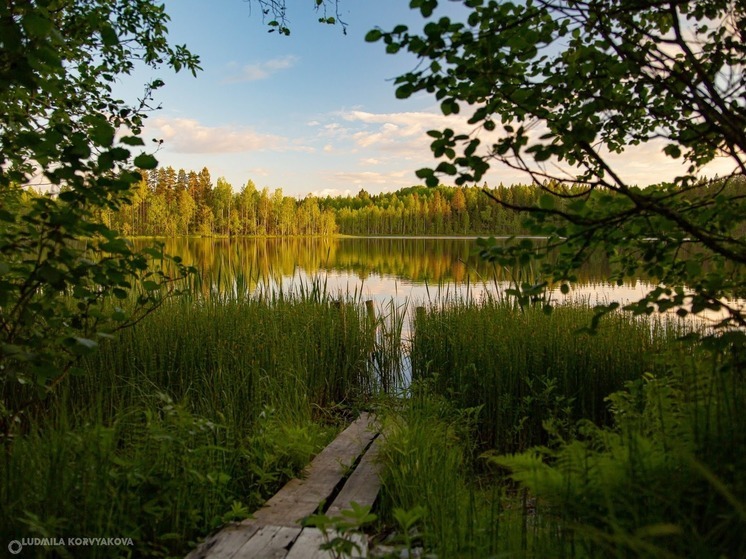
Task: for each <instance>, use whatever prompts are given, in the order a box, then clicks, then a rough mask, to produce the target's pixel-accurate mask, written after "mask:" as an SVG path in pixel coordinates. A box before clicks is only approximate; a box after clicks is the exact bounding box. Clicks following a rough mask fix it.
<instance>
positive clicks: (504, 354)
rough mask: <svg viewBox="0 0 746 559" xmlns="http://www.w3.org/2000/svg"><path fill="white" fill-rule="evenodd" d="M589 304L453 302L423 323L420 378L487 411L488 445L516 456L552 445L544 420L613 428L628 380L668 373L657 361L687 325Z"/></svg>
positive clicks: (421, 315)
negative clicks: (600, 310)
mask: <svg viewBox="0 0 746 559" xmlns="http://www.w3.org/2000/svg"><path fill="white" fill-rule="evenodd" d="M593 314H594V311H593V309H592V308H591V307H589V306H586V305H582V304H570V305H559V306H556V307H555V308H554V310H553V312H552V313H551V314H550V315H547V314H546V313H545V312H543V310H542V309H541V308H540V307H538V306H527V307H524V308H520V307H517V306H515V305H514V304H512V303H511V302H510V301H504V300H499V299H494V298H488V299H486V300H484V301H482V302H473V301H469V300H451V301H449V304H448V305H431V306H430V307H426V308H421V309H420V310H419V312H417V313H416V315H415V317H414V324H413V331H414V336H413V340H412V343H411V361H412V377H413V379H415V380H420V379H430V380H431V381H432V385H433V389H434V390H435V391H436V393H438V394H441V395H444V396H447V397H448V399H449V400H450V401H452V402H453V403H454V404H455V405H456V406H458V407H464V408H465V407H477V406H480V407H481V411H480V414H479V417H480V421H479V437H480V439H481V441H482V442H483V444H484V445H485V447H487V448H493V449H497V450H498V451H500V452H514V451H516V450H522V449H526V448H529V447H530V446H533V445H536V444H544V443H546V442H547V435H546V433H547V432H546V429H545V428H544V425H543V424H544V422H546V421H548V420H551V421H552V422H553V424H554V428H555V429H558V430H559V431H560V432H565V434H571V433H570V431H571V430H572V428H573V425H574V423H575V422H576V421H577V420H578V419H581V418H584V419H589V420H592V421H594V422H598V423H599V424H606V423H608V421H609V420H610V415H609V411H608V406H607V403H606V402H605V401H604V400H605V398H606V397H607V396H608V395H609V394H611V393H612V392H614V391H615V390H618V389H620V388H622V387H623V385H624V383H625V382H626V381H629V380H632V379H636V378H639V377H640V376H641V375H642V374H643V373H645V372H656V371H658V370H661V369H662V365H661V364H660V363H659V362H658V361H657V359H656V355H657V354H658V353H659V351H660V350H661V349H662V348H663V347H666V346H667V345H669V344H671V343H674V340H675V339H676V338H677V337H678V336H680V335H681V334H682V332H683V329H682V326H681V325H680V324H678V323H673V322H668V323H667V322H665V321H662V320H655V319H635V318H632V317H630V316H628V315H623V314H621V313H620V314H616V315H610V316H608V317H606V318H605V319H604V320H603V321H602V323H601V325H600V327H599V329H598V331H597V332H596V333H595V334H593V335H592V334H588V333H581V332H580V331H581V330H582V329H583V328H584V327H587V326H588V325H589V324H590V323H591V319H592V317H593Z"/></svg>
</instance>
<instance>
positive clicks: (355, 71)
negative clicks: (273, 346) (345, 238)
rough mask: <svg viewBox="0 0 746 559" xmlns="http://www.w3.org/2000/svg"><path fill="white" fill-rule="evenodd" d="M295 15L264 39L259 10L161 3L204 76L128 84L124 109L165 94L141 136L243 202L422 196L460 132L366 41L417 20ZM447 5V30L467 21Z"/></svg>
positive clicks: (666, 173)
mask: <svg viewBox="0 0 746 559" xmlns="http://www.w3.org/2000/svg"><path fill="white" fill-rule="evenodd" d="M287 3H288V19H289V23H290V25H289V27H290V29H291V34H290V36H289V37H285V36H280V35H278V34H277V33H267V29H268V27H267V25H266V23H267V21H266V20H264V21H263V17H262V14H261V11H260V9H259V7H258V4H256V2H255V1H254V2H251V3H250V2H248V1H246V0H166V1H165V6H166V12H167V13H168V14H169V16H170V17H171V22H170V24H169V26H168V27H169V37H170V40H171V42H172V44H186V45H187V47H188V48H189V49H190V50H191V51H192V52H194V53H195V54H197V55H199V56H200V58H201V66H202V68H203V71H201V72H199V73H198V75H197V77H196V78H195V77H193V76H192V75H191V74H189V73H188V72H181V73H179V74H173V73H169V72H168V71H167V70H165V69H161V70H159V71H154V70H148V71H146V72H139V73H135V74H134V75H133V76H132V77H131V78H129V79H128V81H127V82H126V83H123V84H122V88H123V92H124V95H125V98H126V100H128V101H133V100H134V99H135V98H136V96H137V95H139V94H141V93H142V84H143V83H144V82H145V81H146V80H148V79H153V78H161V79H163V81H164V82H165V83H166V85H165V86H164V87H163V88H161V89H159V90H157V92H156V94H155V95H156V97H155V100H156V104H158V105H160V107H161V108H160V109H159V110H157V111H154V112H152V113H151V114H150V115H149V118H148V120H147V126H146V128H145V132H144V135H145V139H146V140H149V139H150V138H155V139H158V140H163V144H162V147H161V148H160V150H159V151H158V152H157V153H156V157H157V158H158V160H159V162H160V164H161V165H162V166H169V165H170V166H172V167H174V168H175V169H177V170H178V169H180V168H183V169H185V170H187V171H190V170H194V171H199V170H201V169H202V168H203V167H207V168H208V169H209V170H210V173H211V177H212V179H213V183H214V182H215V181H216V180H217V178H218V177H223V178H225V179H226V180H227V181H228V182H229V183H230V184H231V185H232V186H233V189H234V191H236V192H238V191H240V189H241V188H242V187H243V185H244V184H245V183H246V182H247V181H248V180H253V181H254V183H255V184H256V186H257V187H258V188H263V187H268V188H270V190H274V189H276V188H281V189H282V190H283V193H284V194H285V195H290V196H296V197H298V198H302V197H304V196H306V195H308V194H314V195H317V196H324V195H327V194H330V195H345V194H352V195H354V194H356V193H357V192H358V191H360V190H361V189H365V190H367V191H368V192H370V193H372V194H375V193H380V192H390V191H394V190H397V189H399V188H404V187H407V186H412V185H415V184H421V181H420V180H419V179H418V178H417V177H416V176H415V171H416V170H417V169H419V168H421V167H425V166H435V163H436V162H435V160H434V159H433V157H432V155H431V153H430V150H429V144H430V140H431V139H430V138H429V137H428V136H427V134H426V133H427V131H428V130H431V129H434V128H442V127H444V126H450V127H452V128H454V129H458V128H459V124H458V123H454V122H453V121H452V120H451V119H452V118H453V117H448V118H447V117H444V116H442V114H441V113H440V110H439V106H438V103H437V102H436V101H435V99H434V97H432V96H430V95H428V94H426V93H421V94H416V95H415V96H413V97H412V98H410V99H407V100H400V99H396V97H395V94H394V92H395V85H394V83H393V80H394V78H395V77H396V76H398V75H400V74H403V73H405V72H407V71H409V70H413V69H414V68H415V67H416V64H417V61H416V60H415V59H414V58H413V57H411V56H410V55H408V54H406V53H399V54H396V55H389V54H386V52H385V48H384V45H383V44H382V43H366V42H365V41H364V36H365V34H366V33H367V32H368V31H369V30H370V29H373V28H375V27H381V28H382V29H384V30H390V29H392V28H393V27H394V26H395V25H397V24H400V23H404V24H407V25H410V26H411V27H412V28H413V29H417V30H420V29H421V28H422V25H423V20H422V18H421V16H420V15H419V12H416V11H412V10H410V9H409V8H408V4H409V2H408V1H407V0H341V1H340V8H339V9H340V15H341V18H342V19H343V20H344V21H345V22H346V23H347V34H346V35H345V34H343V32H342V28H341V27H340V26H338V25H336V26H332V25H323V24H320V23H318V18H319V17H320V15H321V14H319V13H317V12H316V11H315V10H314V8H313V6H314V4H315V3H314V2H313V0H287ZM441 4H442V5H443V6H444V7H442V8H441V9H442V10H444V11H445V13H447V15H449V16H452V17H453V16H458V15H459V10H460V9H462V8H461V7H460V5H458V4H455V3H453V2H445V3H441ZM328 15H333V14H328ZM127 96H128V97H129V98H127ZM456 118H461V117H456ZM659 147H660V146H659ZM614 161H615V164H616V165H617V167H618V168H619V169H620V170H621V174H622V176H623V177H624V178H626V179H627V180H628V181H630V182H632V183H636V184H641V185H643V184H648V183H649V182H658V181H660V180H665V179H666V178H672V177H673V176H674V175H675V174H676V173H677V172H678V171H679V169H678V168H677V167H676V166H675V164H673V163H672V162H671V161H670V160H669V159H667V158H666V157H665V156H663V154H662V153H661V152H660V149H651V148H650V147H646V148H643V149H637V150H631V151H628V152H626V153H625V155H624V156H621V157H616V158H615V160H614ZM651 179H653V180H652V181H651ZM485 180H486V182H487V183H488V184H489V185H490V186H497V185H498V184H500V183H503V184H505V185H509V184H513V183H520V182H523V183H525V182H526V181H527V178H526V177H525V176H523V175H520V174H518V173H517V172H516V171H511V170H509V169H507V168H494V169H491V170H490V172H489V173H488V175H487V176H486V177H485Z"/></svg>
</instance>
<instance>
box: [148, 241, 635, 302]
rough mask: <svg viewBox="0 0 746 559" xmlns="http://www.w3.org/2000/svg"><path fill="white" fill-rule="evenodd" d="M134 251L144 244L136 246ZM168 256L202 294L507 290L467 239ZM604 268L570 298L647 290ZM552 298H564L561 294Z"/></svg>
mask: <svg viewBox="0 0 746 559" xmlns="http://www.w3.org/2000/svg"><path fill="white" fill-rule="evenodd" d="M136 244H137V245H141V246H142V245H145V244H148V241H144V240H138V241H136ZM165 248H166V252H168V253H169V254H172V255H179V256H181V258H182V259H183V260H184V262H185V263H186V264H189V265H193V266H195V267H196V268H197V269H198V270H199V272H200V276H201V278H202V281H201V283H200V288H201V289H202V290H203V291H204V292H205V294H209V293H214V292H216V291H228V290H230V291H232V292H236V291H238V292H240V293H253V292H255V291H256V290H259V289H267V288H275V287H283V288H286V289H297V288H307V287H308V286H309V285H312V284H313V283H314V282H317V283H318V284H320V285H322V286H323V287H324V288H325V289H327V290H328V291H329V292H331V293H332V294H337V293H339V292H341V293H342V294H351V295H357V296H360V297H365V298H372V299H375V300H379V301H384V300H388V299H390V298H392V297H393V298H394V299H395V300H407V301H409V302H413V303H417V304H420V303H425V302H428V301H429V302H436V301H443V300H447V299H448V298H451V297H460V296H470V297H476V298H478V297H481V296H484V294H485V293H487V292H490V293H492V294H500V293H501V291H504V289H505V288H506V287H508V284H509V280H510V274H509V271H508V270H504V269H502V268H499V267H496V266H493V265H492V264H490V263H487V262H484V261H482V260H481V259H480V258H479V257H478V255H477V254H476V242H475V239H468V238H461V237H459V238H404V237H401V238H309V237H296V238H277V239H254V238H251V239H249V238H244V239H232V240H228V239H199V238H177V239H168V240H166V241H165ZM608 276H609V268H608V264H607V262H606V261H605V260H603V259H601V258H596V259H594V260H592V261H591V262H589V263H588V264H587V265H586V266H584V267H583V269H581V270H580V271H579V274H578V279H579V281H578V283H577V284H576V285H575V286H574V289H573V291H572V292H571V293H570V295H569V297H571V298H575V299H582V300H587V301H590V302H591V303H596V302H606V301H608V300H612V299H613V300H622V301H630V300H636V299H638V298H639V297H640V296H641V295H642V294H643V293H644V291H645V289H646V288H647V287H649V286H648V285H647V284H646V283H645V282H641V281H635V280H632V281H630V282H629V283H628V284H626V285H623V286H621V287H617V286H611V285H609V284H608V283H606V281H605V280H606V278H607V277H608ZM555 297H556V298H563V297H562V296H561V295H559V293H556V294H555Z"/></svg>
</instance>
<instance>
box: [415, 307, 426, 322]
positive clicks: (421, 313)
mask: <svg viewBox="0 0 746 559" xmlns="http://www.w3.org/2000/svg"><path fill="white" fill-rule="evenodd" d="M424 319H425V307H417V308H415V309H414V320H415V324H416V323H417V322H418V321H420V320H424Z"/></svg>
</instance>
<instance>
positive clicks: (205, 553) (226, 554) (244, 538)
mask: <svg viewBox="0 0 746 559" xmlns="http://www.w3.org/2000/svg"><path fill="white" fill-rule="evenodd" d="M259 528H260V526H259V525H258V524H249V523H241V524H230V525H228V526H226V527H225V528H223V529H222V530H220V532H218V533H217V534H213V535H212V536H209V537H208V538H207V539H206V540H205V541H204V542H202V544H201V545H200V546H199V547H197V548H195V549H193V550H192V551H191V552H190V553H189V555H187V556H186V559H206V558H208V557H209V558H210V559H231V558H233V557H235V556H236V553H237V552H238V550H239V549H241V547H242V546H243V545H244V544H246V542H248V541H249V540H250V539H251V537H252V536H253V535H254V534H256V532H257V531H258V530H259Z"/></svg>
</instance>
